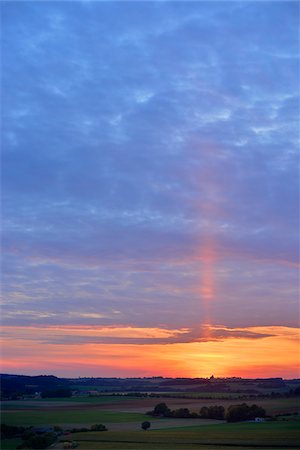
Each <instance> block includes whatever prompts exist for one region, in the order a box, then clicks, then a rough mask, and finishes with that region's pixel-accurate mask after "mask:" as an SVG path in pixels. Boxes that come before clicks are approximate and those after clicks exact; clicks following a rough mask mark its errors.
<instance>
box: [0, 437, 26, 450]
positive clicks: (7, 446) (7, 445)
mask: <svg viewBox="0 0 300 450" xmlns="http://www.w3.org/2000/svg"><path fill="white" fill-rule="evenodd" d="M22 442H23V441H22V439H19V438H13V439H3V440H1V450H14V449H15V448H17V446H18V445H20V444H21V443H22Z"/></svg>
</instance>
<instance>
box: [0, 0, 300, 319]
mask: <svg viewBox="0 0 300 450" xmlns="http://www.w3.org/2000/svg"><path fill="white" fill-rule="evenodd" d="M298 10H299V5H298V4H297V3H295V2H262V3H259V2H211V3H208V2H199V3H198V2H191V3H186V2H149V3H148V2H146V3H144V2H141V3H136V2H128V3H127V2H122V3H120V2H104V3H102V2H82V3H74V2H71V3H67V2H45V3H43V4H41V3H35V2H26V3H20V2H12V3H10V4H9V3H6V4H5V5H4V6H3V25H4V33H3V35H4V43H3V100H4V108H3V149H4V152H3V165H2V167H3V170H2V178H3V217H4V220H3V225H4V226H3V252H4V263H3V281H4V286H5V287H4V290H3V294H4V303H5V307H4V313H5V314H6V315H5V314H4V320H5V323H8V324H12V323H14V324H32V323H72V322H74V321H75V322H76V323H79V322H80V323H101V324H111V323H113V324H118V323H121V324H133V325H136V326H155V324H156V323H157V311H159V320H160V325H162V326H167V327H190V328H193V327H196V326H197V324H199V323H201V322H202V321H205V320H206V319H207V318H206V317H205V306H204V302H203V299H202V298H201V293H200V292H201V289H200V288H201V283H202V281H201V273H202V272H203V261H202V259H201V248H203V246H205V245H206V241H207V237H208V236H209V238H210V240H212V241H213V242H214V245H215V252H216V257H215V259H216V260H215V262H214V279H215V283H216V293H215V299H214V302H213V304H212V305H211V319H212V321H213V322H215V323H222V324H225V325H227V326H232V327H235V326H236V327H238V326H248V325H255V324H258V325H268V324H283V325H284V324H285V325H293V324H295V321H296V320H297V310H298V305H297V277H298V274H297V271H296V266H295V265H296V263H297V261H298V252H297V231H298V226H299V223H298V221H299V210H298V200H299V199H298V193H299V191H298V184H297V183H298V180H297V177H298V173H297V172H298V166H299V159H298V153H297V150H298V143H299V132H298V117H297V116H298V110H299V97H298V81H299V80H298V74H299V59H298V54H299V44H298V43H299V41H298V34H297V33H298V31H299V14H298V12H299V11H298ZM83 309H84V311H85V312H88V313H90V314H93V313H98V314H99V315H102V316H103V317H101V318H95V319H91V317H89V318H88V317H82V318H81V319H79V318H77V319H76V320H75V319H74V316H73V317H72V316H70V315H68V312H70V310H71V311H75V312H78V313H79V312H80V311H81V312H82V311H83ZM20 310H21V311H24V314H22V315H20V314H18V311H20ZM26 311H28V313H27V314H26ZM33 312H35V313H33ZM5 317H6V318H5Z"/></svg>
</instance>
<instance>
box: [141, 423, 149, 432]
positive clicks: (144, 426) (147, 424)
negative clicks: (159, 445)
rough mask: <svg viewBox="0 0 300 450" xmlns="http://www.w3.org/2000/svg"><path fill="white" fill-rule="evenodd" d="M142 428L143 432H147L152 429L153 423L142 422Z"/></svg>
mask: <svg viewBox="0 0 300 450" xmlns="http://www.w3.org/2000/svg"><path fill="white" fill-rule="evenodd" d="M141 427H142V428H143V430H145V431H147V430H148V428H150V427H151V423H150V422H148V421H147V420H146V421H145V422H142V424H141Z"/></svg>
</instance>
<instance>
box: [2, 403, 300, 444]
mask: <svg viewBox="0 0 300 450" xmlns="http://www.w3.org/2000/svg"><path fill="white" fill-rule="evenodd" d="M160 402H165V403H167V405H168V406H169V407H170V408H171V409H176V408H181V407H187V408H189V409H190V410H191V411H199V410H200V408H201V407H202V406H204V405H208V406H209V405H215V404H219V405H221V404H222V405H223V406H225V408H226V407H228V406H229V405H231V404H237V403H241V400H237V401H232V400H228V399H224V400H213V399H202V400H201V399H186V398H179V399H178V398H143V397H118V396H103V397H102V396H101V397H74V398H70V399H66V398H65V399H45V400H43V399H36V400H35V399H30V400H19V401H7V402H3V404H2V418H1V422H2V423H6V424H8V425H17V426H54V425H58V426H61V427H63V428H69V429H70V428H75V427H90V426H91V425H93V424H97V423H102V424H104V425H105V426H106V427H107V428H108V431H107V432H86V433H74V434H72V435H70V439H71V440H75V441H76V442H78V444H79V446H78V448H79V450H93V449H98V448H99V449H101V450H121V449H122V450H123V449H124V450H196V449H198V450H201V449H202V450H204V449H206V448H207V449H210V450H214V449H217V448H218V449H220V448H222V447H224V449H225V448H226V449H227V450H228V449H230V448H232V449H233V448H234V449H235V450H242V449H243V450H247V449H248V450H250V449H251V450H253V449H255V450H259V449H261V450H267V449H278V450H280V449H281V450H283V449H284V450H286V449H288V448H299V447H300V433H299V431H298V429H299V428H300V427H299V420H300V415H294V414H293V413H295V412H296V411H297V410H298V404H299V400H298V398H297V397H293V398H292V397H291V398H276V399H258V400H257V401H255V400H252V399H251V400H248V401H247V403H248V404H251V403H256V404H258V405H261V406H263V407H264V408H265V409H266V411H267V414H269V415H276V414H282V415H283V416H282V417H280V420H277V421H274V422H263V423H250V422H243V423H234V424H228V423H226V422H224V421H217V420H210V419H199V418H195V419H191V418H186V419H176V418H160V417H157V418H153V417H151V416H149V415H146V414H145V412H146V411H149V410H151V409H153V408H154V406H155V405H156V404H157V403H160ZM284 414H285V416H284ZM145 420H147V421H150V422H151V428H150V430H148V431H142V430H141V423H142V422H143V421H145ZM18 443H20V441H19V440H15V439H8V440H5V441H3V442H2V447H1V448H2V449H7V450H9V449H15V448H16V446H17V444H18ZM51 448H55V449H57V450H58V449H60V448H62V444H61V443H56V444H55V445H54V447H51Z"/></svg>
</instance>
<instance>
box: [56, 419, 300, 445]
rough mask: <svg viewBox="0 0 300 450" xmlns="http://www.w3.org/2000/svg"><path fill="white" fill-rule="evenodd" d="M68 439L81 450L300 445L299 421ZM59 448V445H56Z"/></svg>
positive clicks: (119, 433) (214, 426)
mask: <svg viewBox="0 0 300 450" xmlns="http://www.w3.org/2000/svg"><path fill="white" fill-rule="evenodd" d="M68 438H70V439H71V440H74V441H76V442H77V443H78V444H79V447H78V448H79V449H97V448H99V449H100V448H101V449H115V450H117V449H120V448H122V449H123V448H124V449H132V450H142V449H149V450H150V449H166V450H168V449H170V450H171V449H185V448H186V449H194V448H195V449H196V448H198V449H199V448H200V449H202V448H209V449H213V448H214V447H215V448H222V446H224V449H225V448H226V449H228V448H230V445H232V447H234V448H235V449H239V448H243V449H244V450H245V449H246V448H249V449H250V448H251V449H254V448H255V449H258V448H269V449H270V448H272V449H277V448H278V449H279V448H284V449H288V448H299V444H300V431H299V427H298V426H297V423H296V422H294V421H290V422H265V423H259V424H257V423H235V424H227V423H224V424H220V425H202V426H195V427H185V428H178V427H177V428H173V429H168V430H166V429H161V430H151V431H150V430H149V431H146V432H145V431H136V432H90V433H74V434H72V435H70V436H69V437H68ZM56 448H59V445H58V446H57V447H56Z"/></svg>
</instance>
